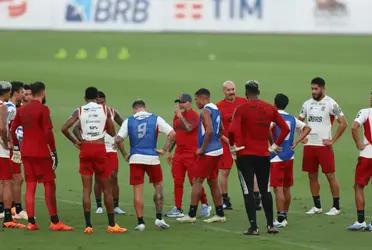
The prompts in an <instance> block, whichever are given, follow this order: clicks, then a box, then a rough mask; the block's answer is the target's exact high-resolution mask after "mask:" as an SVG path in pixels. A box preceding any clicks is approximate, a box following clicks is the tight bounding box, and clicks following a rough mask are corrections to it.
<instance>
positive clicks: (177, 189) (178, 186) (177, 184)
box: [174, 179, 183, 208]
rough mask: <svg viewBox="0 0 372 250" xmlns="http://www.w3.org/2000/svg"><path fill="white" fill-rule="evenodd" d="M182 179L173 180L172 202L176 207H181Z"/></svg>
mask: <svg viewBox="0 0 372 250" xmlns="http://www.w3.org/2000/svg"><path fill="white" fill-rule="evenodd" d="M182 196H183V181H181V180H177V179H175V180H174V202H175V205H176V207H177V208H182Z"/></svg>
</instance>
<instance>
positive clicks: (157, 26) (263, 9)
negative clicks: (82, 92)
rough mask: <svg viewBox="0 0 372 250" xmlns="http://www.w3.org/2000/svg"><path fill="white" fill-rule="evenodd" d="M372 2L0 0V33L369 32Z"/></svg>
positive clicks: (360, 0)
mask: <svg viewBox="0 0 372 250" xmlns="http://www.w3.org/2000/svg"><path fill="white" fill-rule="evenodd" d="M371 12H372V1H371V0H0V29H21V30H38V29H40V30H76V31H141V32H143V31H144V32H242V33H305V34H306V33H321V34H372V15H371Z"/></svg>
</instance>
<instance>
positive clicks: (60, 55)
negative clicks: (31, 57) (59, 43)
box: [54, 48, 67, 60]
mask: <svg viewBox="0 0 372 250" xmlns="http://www.w3.org/2000/svg"><path fill="white" fill-rule="evenodd" d="M54 58H55V59H59V60H63V59H66V58H67V51H66V50H65V49H62V48H61V49H59V50H58V51H57V53H56V54H55V55H54Z"/></svg>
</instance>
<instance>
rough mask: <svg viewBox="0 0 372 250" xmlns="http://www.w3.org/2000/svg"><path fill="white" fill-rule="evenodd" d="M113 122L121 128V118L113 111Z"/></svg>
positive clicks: (122, 120)
mask: <svg viewBox="0 0 372 250" xmlns="http://www.w3.org/2000/svg"><path fill="white" fill-rule="evenodd" d="M114 112H115V114H114V121H115V122H116V124H117V125H119V126H121V125H122V124H123V122H124V119H123V117H121V116H120V114H119V113H118V112H117V111H116V110H115V111H114Z"/></svg>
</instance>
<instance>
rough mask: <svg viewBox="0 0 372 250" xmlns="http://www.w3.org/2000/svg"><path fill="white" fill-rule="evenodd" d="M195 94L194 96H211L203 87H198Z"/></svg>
mask: <svg viewBox="0 0 372 250" xmlns="http://www.w3.org/2000/svg"><path fill="white" fill-rule="evenodd" d="M195 95H196V96H202V95H203V96H206V97H210V96H211V92H209V90H208V89H205V88H201V89H199V90H198V91H196V92H195Z"/></svg>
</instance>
